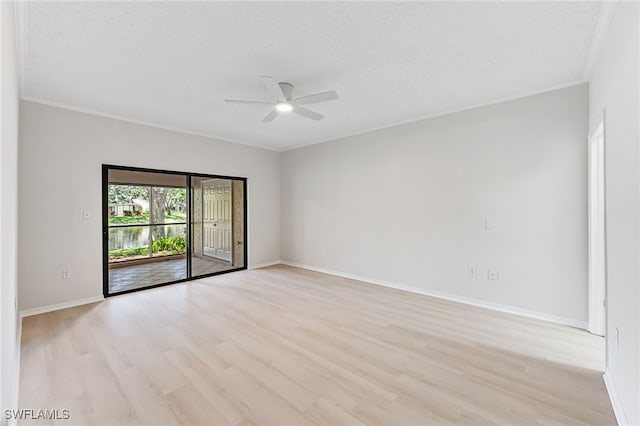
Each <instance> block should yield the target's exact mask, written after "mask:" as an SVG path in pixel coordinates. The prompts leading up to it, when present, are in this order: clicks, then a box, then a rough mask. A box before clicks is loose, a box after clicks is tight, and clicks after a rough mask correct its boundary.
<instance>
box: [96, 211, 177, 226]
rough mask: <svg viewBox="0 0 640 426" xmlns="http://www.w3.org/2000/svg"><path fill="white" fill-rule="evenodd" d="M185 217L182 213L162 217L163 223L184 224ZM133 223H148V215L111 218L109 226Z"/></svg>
mask: <svg viewBox="0 0 640 426" xmlns="http://www.w3.org/2000/svg"><path fill="white" fill-rule="evenodd" d="M186 220H187V215H186V213H184V212H171V214H166V213H165V215H164V223H175V222H186ZM135 223H149V213H148V212H146V213H143V214H141V215H137V216H136V215H133V216H111V217H109V225H129V224H135Z"/></svg>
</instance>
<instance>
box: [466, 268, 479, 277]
mask: <svg viewBox="0 0 640 426" xmlns="http://www.w3.org/2000/svg"><path fill="white" fill-rule="evenodd" d="M467 275H468V276H469V278H476V277H477V276H478V270H477V269H476V268H474V267H473V266H469V268H468V269H467Z"/></svg>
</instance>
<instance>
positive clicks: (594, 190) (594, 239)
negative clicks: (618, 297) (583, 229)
mask: <svg viewBox="0 0 640 426" xmlns="http://www.w3.org/2000/svg"><path fill="white" fill-rule="evenodd" d="M604 143H605V140H604V120H601V121H600V122H599V123H598V125H597V126H596V127H595V128H594V129H593V131H592V132H591V134H590V135H589V331H590V332H591V333H592V334H596V335H598V336H604V335H605V330H606V285H607V284H606V275H607V273H606V271H607V269H606V239H605V237H606V227H605V210H606V209H605V206H606V203H605V200H606V198H605V151H604Z"/></svg>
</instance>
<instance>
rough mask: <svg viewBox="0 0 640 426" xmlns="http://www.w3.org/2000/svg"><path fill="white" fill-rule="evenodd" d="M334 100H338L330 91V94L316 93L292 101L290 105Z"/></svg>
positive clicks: (334, 93)
mask: <svg viewBox="0 0 640 426" xmlns="http://www.w3.org/2000/svg"><path fill="white" fill-rule="evenodd" d="M334 99H338V94H337V93H336V92H334V91H333V90H332V91H330V92H322V93H316V94H315V95H309V96H302V97H301V98H296V99H292V100H291V104H293V105H308V104H315V103H318V102H326V101H332V100H334Z"/></svg>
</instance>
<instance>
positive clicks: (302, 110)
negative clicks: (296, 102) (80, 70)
mask: <svg viewBox="0 0 640 426" xmlns="http://www.w3.org/2000/svg"><path fill="white" fill-rule="evenodd" d="M293 112H295V113H297V114H300V115H301V116H303V117H307V118H310V119H312V120H316V121H318V120H322V119H323V118H324V115H320V114H318V113H317V112H313V111H310V110H308V109H306V108H302V107H299V106H297V107H293Z"/></svg>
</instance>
